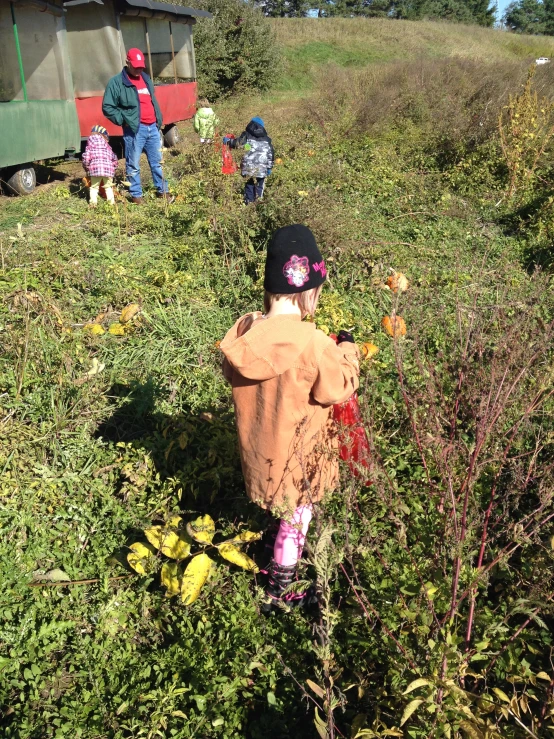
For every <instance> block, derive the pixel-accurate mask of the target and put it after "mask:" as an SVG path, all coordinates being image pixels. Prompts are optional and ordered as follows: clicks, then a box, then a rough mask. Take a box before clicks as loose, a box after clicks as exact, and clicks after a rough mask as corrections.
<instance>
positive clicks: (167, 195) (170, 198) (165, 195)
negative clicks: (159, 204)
mask: <svg viewBox="0 0 554 739" xmlns="http://www.w3.org/2000/svg"><path fill="white" fill-rule="evenodd" d="M156 197H158V198H163V199H164V200H167V204H168V205H171V203H174V202H175V195H171V193H169V192H158V193H156Z"/></svg>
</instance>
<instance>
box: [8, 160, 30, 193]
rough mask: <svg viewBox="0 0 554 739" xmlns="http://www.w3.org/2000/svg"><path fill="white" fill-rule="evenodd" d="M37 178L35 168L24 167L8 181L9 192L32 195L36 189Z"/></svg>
mask: <svg viewBox="0 0 554 739" xmlns="http://www.w3.org/2000/svg"><path fill="white" fill-rule="evenodd" d="M36 184H37V178H36V175H35V170H34V169H33V167H30V166H26V165H24V166H23V167H21V169H17V170H16V171H15V172H14V173H13V174H12V175H11V177H10V178H9V179H8V180H6V186H7V188H8V190H10V191H11V192H13V193H15V194H16V195H30V194H31V193H32V192H33V190H34V189H35V187H36Z"/></svg>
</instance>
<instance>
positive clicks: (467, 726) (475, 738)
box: [460, 721, 483, 739]
mask: <svg viewBox="0 0 554 739" xmlns="http://www.w3.org/2000/svg"><path fill="white" fill-rule="evenodd" d="M460 729H461V730H462V731H463V732H464V734H466V736H467V737H468V739H483V734H482V732H481V731H480V730H479V729H478V728H477V726H475V724H472V723H471V722H470V721H460Z"/></svg>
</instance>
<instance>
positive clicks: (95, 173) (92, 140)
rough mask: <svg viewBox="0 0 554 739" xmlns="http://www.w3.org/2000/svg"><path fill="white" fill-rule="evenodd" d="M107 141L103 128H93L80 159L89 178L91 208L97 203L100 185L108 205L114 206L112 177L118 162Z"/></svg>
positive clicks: (107, 137) (107, 135) (107, 136)
mask: <svg viewBox="0 0 554 739" xmlns="http://www.w3.org/2000/svg"><path fill="white" fill-rule="evenodd" d="M109 139H110V137H109V134H108V132H107V131H106V129H105V128H104V126H93V127H92V130H91V132H90V136H89V139H88V141H87V147H86V149H85V151H84V153H83V156H82V159H81V161H82V162H83V167H84V168H85V171H86V172H87V174H88V176H89V177H90V186H89V198H90V205H91V206H92V207H93V208H94V207H95V206H96V204H97V202H98V191H99V190H100V185H101V184H103V186H104V191H105V193H106V200H107V201H108V203H109V204H110V205H115V200H114V195H113V176H114V174H115V170H116V169H117V165H118V163H119V162H118V159H117V157H116V155H115V154H114V151H113V149H112V147H111V146H110V145H109V144H108V141H109Z"/></svg>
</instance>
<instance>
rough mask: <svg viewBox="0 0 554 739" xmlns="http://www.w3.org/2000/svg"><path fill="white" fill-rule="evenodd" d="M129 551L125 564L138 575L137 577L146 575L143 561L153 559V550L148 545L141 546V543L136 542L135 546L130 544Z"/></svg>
mask: <svg viewBox="0 0 554 739" xmlns="http://www.w3.org/2000/svg"><path fill="white" fill-rule="evenodd" d="M129 549H131V550H132V551H131V552H129V554H128V555H127V562H128V563H129V565H130V566H131V567H132V568H133V570H134V571H135V572H138V573H139V575H146V570H145V569H144V561H146V560H148V559H150V558H151V557H152V558H153V557H154V555H155V550H154V548H153V547H151V546H150V545H148V544H143V543H142V542H140V541H137V542H136V543H135V544H131V546H130V547H129Z"/></svg>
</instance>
